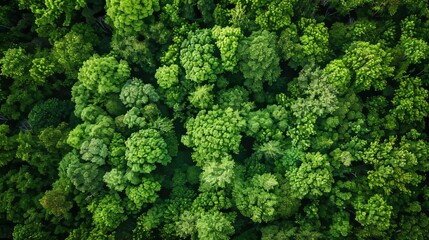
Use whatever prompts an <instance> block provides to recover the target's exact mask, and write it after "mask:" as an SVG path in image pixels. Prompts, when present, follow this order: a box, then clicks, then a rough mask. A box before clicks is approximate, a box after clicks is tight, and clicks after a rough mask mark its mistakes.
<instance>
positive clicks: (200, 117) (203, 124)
mask: <svg viewBox="0 0 429 240" xmlns="http://www.w3.org/2000/svg"><path fill="white" fill-rule="evenodd" d="M244 126H245V121H244V120H243V118H242V117H241V116H240V115H239V113H238V111H234V110H233V109H232V108H226V109H219V108H216V107H215V108H214V109H213V110H209V111H205V110H201V111H200V112H199V113H198V114H197V116H196V118H195V119H194V118H191V119H189V120H188V122H187V123H186V130H187V132H186V134H187V135H184V136H182V142H183V144H185V145H186V146H188V147H193V149H194V152H193V155H192V156H193V159H194V160H195V161H196V162H197V166H204V165H205V163H206V162H207V161H211V160H215V159H220V158H221V157H223V156H225V154H228V153H229V152H233V153H238V147H239V145H240V140H241V135H240V132H241V131H242V130H243V128H244ZM220 136H222V138H221V139H219V137H220Z"/></svg>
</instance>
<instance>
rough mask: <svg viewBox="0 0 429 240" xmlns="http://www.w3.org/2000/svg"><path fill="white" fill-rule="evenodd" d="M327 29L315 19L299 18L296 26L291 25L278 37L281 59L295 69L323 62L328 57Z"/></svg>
mask: <svg viewBox="0 0 429 240" xmlns="http://www.w3.org/2000/svg"><path fill="white" fill-rule="evenodd" d="M328 38H329V34H328V28H326V27H325V24H324V23H317V22H316V20H315V19H309V18H301V19H300V20H299V22H298V26H296V25H295V24H291V25H290V26H289V27H288V28H286V29H285V30H283V32H282V33H281V35H280V39H279V44H280V48H281V50H282V53H283V58H284V59H285V60H286V61H288V60H289V63H288V64H289V66H291V67H292V68H297V67H298V66H302V67H304V66H305V65H307V64H318V63H322V62H324V60H325V59H327V57H328V56H329V50H328V44H329V42H328Z"/></svg>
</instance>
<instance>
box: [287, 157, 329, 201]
mask: <svg viewBox="0 0 429 240" xmlns="http://www.w3.org/2000/svg"><path fill="white" fill-rule="evenodd" d="M301 161H302V162H301V164H300V165H299V167H292V168H291V169H289V170H288V171H287V172H286V175H285V176H286V179H287V180H288V181H289V184H290V187H291V192H292V196H293V197H296V198H298V199H302V198H304V197H308V198H310V199H312V198H317V197H319V196H322V195H323V194H324V193H329V192H330V191H331V189H332V184H333V182H334V179H333V176H332V167H331V165H330V163H329V160H328V157H327V156H326V155H322V154H321V153H318V152H316V153H310V152H308V153H306V154H305V156H304V158H303V159H302V160H301Z"/></svg>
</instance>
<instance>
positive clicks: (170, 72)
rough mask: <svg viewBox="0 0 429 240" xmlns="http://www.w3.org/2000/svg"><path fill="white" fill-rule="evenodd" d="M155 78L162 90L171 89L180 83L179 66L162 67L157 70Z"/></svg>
mask: <svg viewBox="0 0 429 240" xmlns="http://www.w3.org/2000/svg"><path fill="white" fill-rule="evenodd" d="M155 78H156V80H157V82H158V85H159V86H160V87H161V88H165V89H166V88H170V87H172V86H174V85H176V84H178V83H179V66H178V65H177V64H171V65H170V66H161V67H159V68H158V69H157V70H156V73H155Z"/></svg>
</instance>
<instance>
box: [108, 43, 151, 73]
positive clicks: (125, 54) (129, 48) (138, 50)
mask: <svg viewBox="0 0 429 240" xmlns="http://www.w3.org/2000/svg"><path fill="white" fill-rule="evenodd" d="M110 45H111V48H112V53H114V54H115V55H117V56H120V57H121V58H123V59H125V60H126V61H127V62H128V63H129V64H130V65H131V66H132V67H133V64H135V65H136V66H138V68H142V69H143V70H145V71H146V72H153V71H154V68H155V67H156V61H155V56H154V53H153V52H152V51H151V48H153V47H154V46H153V45H152V44H151V42H150V41H149V40H144V41H139V39H138V38H137V37H136V36H126V37H116V38H113V39H112V41H111V43H110Z"/></svg>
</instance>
